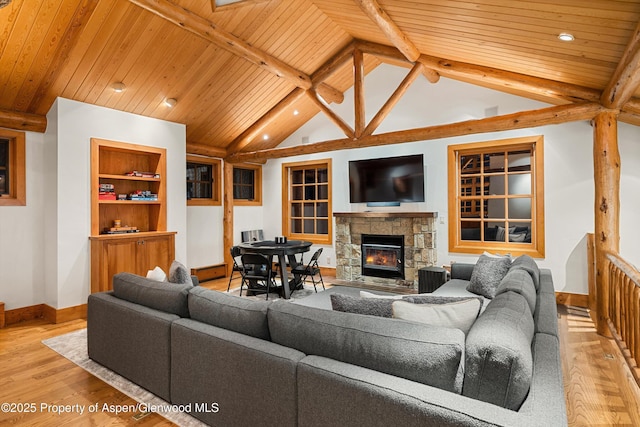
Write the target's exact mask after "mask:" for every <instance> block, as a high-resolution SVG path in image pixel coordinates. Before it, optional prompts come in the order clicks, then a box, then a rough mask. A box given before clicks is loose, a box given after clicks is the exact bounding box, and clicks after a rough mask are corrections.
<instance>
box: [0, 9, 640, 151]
mask: <svg viewBox="0 0 640 427" xmlns="http://www.w3.org/2000/svg"><path fill="white" fill-rule="evenodd" d="M367 7H373V9H371V10H374V11H377V12H376V14H377V16H378V18H380V17H382V18H387V19H388V21H389V22H392V23H393V24H394V25H395V26H396V30H397V33H399V34H401V35H402V37H404V39H401V40H404V42H405V43H406V44H407V45H408V46H409V48H414V49H417V51H418V52H417V54H418V55H421V56H420V61H421V62H422V63H423V64H425V65H427V69H426V70H424V75H425V76H427V77H428V78H430V79H432V81H434V82H435V83H433V84H437V78H438V74H440V75H441V76H443V77H451V78H457V79H460V80H463V81H469V82H472V83H476V84H482V85H484V86H487V87H492V88H497V89H499V90H503V91H507V92H510V93H515V94H519V95H524V96H528V97H531V98H534V99H539V100H544V101H547V102H549V103H552V104H564V103H568V102H570V101H571V100H575V99H577V100H585V101H596V100H598V99H599V98H600V94H601V93H602V92H603V91H605V90H606V88H607V86H608V85H609V84H610V82H611V81H612V79H614V75H615V73H616V68H617V67H618V64H619V63H620V62H621V61H623V60H624V61H627V60H628V57H629V56H632V57H634V56H636V55H637V52H636V50H637V47H636V46H635V43H637V40H636V38H637V37H638V32H637V28H638V22H639V21H640V2H638V1H634V0H536V1H520V0H481V1H471V0H468V1H463V0H377V1H375V0H242V1H240V2H238V3H236V4H230V5H225V6H217V7H213V6H212V2H211V1H204V0H171V1H169V0H58V1H54V0H51V1H42V2H39V1H32V0H13V1H12V2H11V3H10V4H9V5H8V6H7V7H5V8H2V9H0V126H4V127H14V128H22V129H28V130H38V131H43V130H44V126H45V119H44V116H45V115H46V113H47V111H48V110H49V109H50V107H51V105H52V103H53V102H54V101H55V99H56V97H64V98H68V99H73V100H77V101H82V102H87V103H90V104H95V105H99V106H104V107H108V108H114V109H118V110H122V111H126V112H131V113H135V114H141V115H145V116H150V117H156V118H160V119H164V120H170V121H175V122H179V123H184V124H186V125H187V144H188V151H190V152H193V153H201V154H210V155H215V156H220V157H224V156H226V155H228V154H233V153H237V152H248V151H255V150H260V149H268V148H272V147H276V146H277V145H278V144H279V143H280V142H282V141H283V140H284V139H285V138H286V137H287V136H289V135H290V134H291V133H292V132H293V131H295V130H296V129H297V128H298V127H300V126H301V125H302V124H304V123H305V122H306V121H307V120H309V119H310V118H311V117H313V116H314V115H315V114H317V113H318V112H319V111H320V110H321V108H322V106H321V105H319V104H318V102H317V101H314V98H313V97H312V96H308V95H309V92H310V93H314V92H316V91H317V92H318V93H319V94H320V95H321V96H322V97H323V98H324V99H325V100H329V101H332V102H341V96H342V95H341V94H342V93H344V92H345V91H346V90H347V89H349V88H350V87H351V86H353V84H354V78H353V69H354V67H353V62H351V61H350V52H351V51H350V49H351V48H352V47H354V46H356V47H359V48H361V49H362V50H363V51H364V52H365V55H364V66H363V68H364V72H365V73H366V72H369V71H371V70H373V69H374V68H375V67H377V66H378V65H379V64H380V63H381V62H390V63H393V64H395V65H403V66H406V67H407V71H408V70H409V68H410V67H411V65H412V64H411V62H414V61H415V58H414V59H412V60H411V61H410V60H407V53H406V52H404V53H400V51H398V50H396V48H395V47H393V48H392V49H386V50H385V48H386V47H391V46H394V40H392V39H390V35H389V32H388V31H385V30H384V25H381V24H380V22H374V19H372V15H371V14H367V12H366V9H367ZM561 32H569V33H572V34H573V35H574V36H575V40H574V41H573V42H571V43H566V42H561V41H560V40H558V38H557V35H558V34H559V33H561ZM366 42H369V43H366ZM380 45H382V46H380ZM395 45H396V46H397V45H398V44H397V43H395ZM628 46H631V48H630V49H628ZM409 50H410V49H409ZM627 50H629V52H628V53H627V54H626V56H625V52H627ZM374 51H375V52H377V53H378V54H379V53H381V52H387V53H389V54H387V55H382V56H380V55H373V54H372V53H373V52H374ZM341 58H342V60H341ZM345 58H346V59H347V61H344V60H343V59H345ZM434 70H435V72H434ZM436 72H437V73H438V74H436ZM429 73H431V74H429ZM434 76H435V77H434ZM488 76H489V77H490V78H488ZM523 76H524V77H523ZM527 76H529V77H532V78H535V79H539V80H535V79H533V80H527V81H528V83H527V85H524V86H520V85H518V84H514V82H518V81H520V80H522V79H528V78H529V77H527ZM538 81H539V82H542V83H541V84H540V85H537V83H536V82H538ZM116 82H122V83H124V84H125V86H126V89H125V90H124V91H123V92H121V93H116V92H114V91H113V90H112V85H113V84H114V83H116ZM419 84H430V83H427V80H425V79H422V81H421V82H420V83H419ZM536 86H540V87H541V88H542V89H540V90H536ZM556 87H560V88H562V90H560V92H562V91H565V90H566V91H568V93H569V95H567V94H566V93H564V92H563V94H562V95H558V93H556V92H555V91H554V90H555V88H556ZM634 90H635V88H634ZM634 95H635V96H636V97H638V98H640V92H639V91H637V90H635V93H634ZM166 98H175V99H176V100H177V104H176V105H175V106H174V107H173V108H168V107H167V106H166V105H164V103H163V101H164V100H165V99H166ZM637 105H640V103H638V102H637V100H636V99H635V98H633V99H632V100H631V103H630V104H629V107H628V108H627V109H626V111H627V112H629V113H630V114H632V115H633V114H637V112H638V111H640V108H638V107H637ZM294 112H295V113H296V114H294ZM632 121H633V120H632ZM352 126H353V125H352ZM264 135H268V136H269V138H268V139H265V138H264Z"/></svg>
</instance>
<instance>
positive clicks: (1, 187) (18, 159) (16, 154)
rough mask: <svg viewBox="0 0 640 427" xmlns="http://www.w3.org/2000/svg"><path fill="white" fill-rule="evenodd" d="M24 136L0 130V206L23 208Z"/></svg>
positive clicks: (24, 186)
mask: <svg viewBox="0 0 640 427" xmlns="http://www.w3.org/2000/svg"><path fill="white" fill-rule="evenodd" d="M26 204H27V198H26V178H25V134H24V132H15V131H10V130H7V129H0V206H25V205H26Z"/></svg>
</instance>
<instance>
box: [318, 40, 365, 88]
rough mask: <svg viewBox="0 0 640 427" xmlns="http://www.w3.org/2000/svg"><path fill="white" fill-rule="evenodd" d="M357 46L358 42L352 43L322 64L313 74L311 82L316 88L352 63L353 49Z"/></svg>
mask: <svg viewBox="0 0 640 427" xmlns="http://www.w3.org/2000/svg"><path fill="white" fill-rule="evenodd" d="M355 45H356V41H355V40H353V41H351V42H350V43H349V44H347V45H346V46H344V47H343V48H342V49H340V51H338V53H336V54H335V55H333V56H332V57H331V58H329V60H328V61H327V62H325V63H324V64H322V66H321V67H320V68H318V69H317V70H316V71H315V72H314V73H313V74H311V81H312V82H313V84H314V86H317V85H319V84H320V83H322V82H324V81H325V80H327V79H328V78H329V77H331V75H332V74H333V73H335V72H336V70H338V69H339V68H340V67H342V66H343V65H344V64H346V63H347V62H348V61H350V60H351V58H352V56H353V49H354V46H355Z"/></svg>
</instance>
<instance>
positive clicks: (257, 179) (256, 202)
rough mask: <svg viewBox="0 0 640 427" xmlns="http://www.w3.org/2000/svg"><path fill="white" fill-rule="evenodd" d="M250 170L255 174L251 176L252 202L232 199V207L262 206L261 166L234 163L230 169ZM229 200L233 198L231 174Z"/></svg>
mask: <svg viewBox="0 0 640 427" xmlns="http://www.w3.org/2000/svg"><path fill="white" fill-rule="evenodd" d="M234 168H240V169H251V170H253V171H254V172H255V173H254V175H253V177H254V182H253V187H254V196H255V198H254V199H253V200H243V199H235V198H234V199H233V205H234V206H262V165H256V164H249V163H234V164H233V165H232V169H234ZM231 198H233V174H232V175H231Z"/></svg>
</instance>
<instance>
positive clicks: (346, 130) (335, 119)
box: [307, 89, 355, 138]
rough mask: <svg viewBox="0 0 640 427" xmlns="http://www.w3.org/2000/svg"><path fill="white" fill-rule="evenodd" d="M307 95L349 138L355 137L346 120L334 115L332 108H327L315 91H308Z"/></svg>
mask: <svg viewBox="0 0 640 427" xmlns="http://www.w3.org/2000/svg"><path fill="white" fill-rule="evenodd" d="M307 95H308V97H309V99H310V100H312V101H313V103H314V104H316V105H317V106H318V108H320V111H322V112H323V113H324V114H325V115H326V116H327V117H328V118H329V120H331V121H332V122H333V123H334V124H335V125H336V126H338V127H339V128H340V129H342V131H343V132H344V134H345V135H346V136H347V138H354V137H355V132H354V130H353V129H352V128H351V126H349V125H348V124H347V123H346V122H345V121H344V120H342V119H341V118H340V116H338V115H337V114H336V113H334V112H333V110H332V109H331V108H329V107H327V106H326V105H325V104H324V103H323V102H322V101H321V100H320V99H318V94H317V93H316V91H315V90H313V89H310V90H308V91H307Z"/></svg>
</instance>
